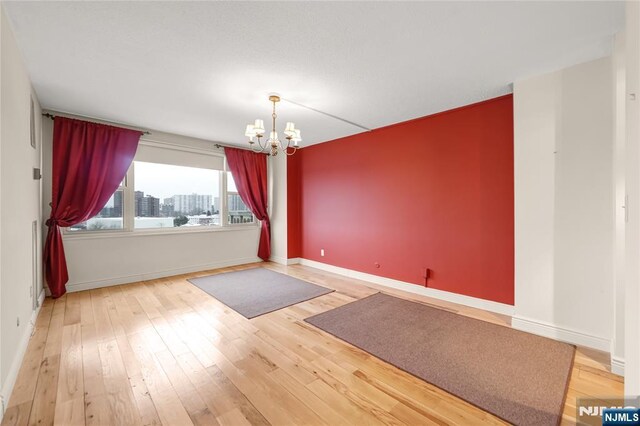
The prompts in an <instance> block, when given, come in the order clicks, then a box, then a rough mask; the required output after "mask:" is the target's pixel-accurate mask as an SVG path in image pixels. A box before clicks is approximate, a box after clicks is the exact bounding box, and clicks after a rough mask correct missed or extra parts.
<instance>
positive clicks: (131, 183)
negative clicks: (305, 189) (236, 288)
mask: <svg viewBox="0 0 640 426" xmlns="http://www.w3.org/2000/svg"><path fill="white" fill-rule="evenodd" d="M140 144H142V145H147V146H157V147H160V148H165V149H175V150H178V151H187V152H192V153H196V154H202V155H208V156H213V157H222V158H223V159H224V169H223V170H220V179H219V180H218V182H219V191H218V193H219V194H220V213H219V214H220V225H211V226H203V227H188V228H183V227H171V228H145V229H135V228H134V220H135V178H134V175H135V161H136V160H135V159H134V161H132V162H131V166H130V167H129V170H127V174H126V175H125V179H124V185H121V186H119V187H118V190H122V191H123V195H122V203H123V211H122V222H123V223H122V228H121V229H96V230H77V231H69V230H68V228H62V236H63V238H64V239H92V238H113V237H127V236H150V235H175V234H192V233H201V232H227V231H238V230H252V229H255V228H258V227H259V226H260V224H261V221H259V220H258V219H257V218H256V217H255V215H254V216H253V217H254V220H253V222H252V223H235V224H230V223H229V218H228V214H227V213H228V211H229V210H228V205H227V204H228V196H227V172H228V171H229V168H228V165H227V159H226V156H225V155H224V154H221V153H220V152H217V151H212V150H208V149H203V148H196V147H188V146H184V145H179V144H174V143H170V142H164V141H156V140H153V139H149V138H141V139H140Z"/></svg>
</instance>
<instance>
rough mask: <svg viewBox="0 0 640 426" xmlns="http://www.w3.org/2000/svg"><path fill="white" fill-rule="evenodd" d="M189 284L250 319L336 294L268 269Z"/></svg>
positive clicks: (197, 279)
mask: <svg viewBox="0 0 640 426" xmlns="http://www.w3.org/2000/svg"><path fill="white" fill-rule="evenodd" d="M189 282H191V284H193V285H195V286H196V287H199V288H200V289H202V290H204V291H205V292H207V293H209V294H210V295H211V296H213V297H215V298H216V299H218V300H219V301H221V302H222V303H224V304H225V305H227V306H228V307H230V308H231V309H233V310H234V311H236V312H238V313H239V314H242V315H244V316H245V317H247V318H254V317H257V316H260V315H263V314H267V313H269V312H273V311H277V310H278V309H282V308H286V307H287V306H291V305H295V304H296V303H300V302H304V301H305V300H309V299H313V298H314V297H318V296H322V295H323V294H327V293H331V292H332V291H333V290H331V289H328V288H326V287H321V286H318V285H315V284H311V283H309V282H307V281H302V280H299V279H297V278H293V277H290V276H289V275H285V274H281V273H279V272H274V271H270V270H269V269H265V268H253V269H245V270H242V271H234V272H226V273H224V274H216V275H209V276H206V277H199V278H191V279H190V280H189Z"/></svg>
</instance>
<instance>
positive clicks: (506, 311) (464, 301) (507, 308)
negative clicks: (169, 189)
mask: <svg viewBox="0 0 640 426" xmlns="http://www.w3.org/2000/svg"><path fill="white" fill-rule="evenodd" d="M289 260H293V259H289ZM299 263H300V264H301V265H304V266H310V267H312V268H317V269H322V270H323V271H327V272H333V273H335V274H339V275H344V276H346V277H349V278H355V279H358V280H362V281H368V282H371V283H374V284H378V285H383V286H386V287H391V288H395V289H398V290H403V291H406V292H409V293H414V294H419V295H422V296H427V297H432V298H434V299H440V300H444V301H447V302H452V303H457V304H459V305H464V306H470V307H472V308H477V309H484V310H485V311H490V312H495V313H498V314H503V315H513V312H514V307H513V306H511V305H506V304H504V303H498V302H493V301H490V300H484V299H478V298H477V297H471V296H464V295H462V294H456V293H451V292H448V291H443V290H437V289H434V288H429V287H422V286H419V285H417V284H411V283H406V282H404V281H398V280H394V279H391V278H385V277H379V276H377V275H372V274H367V273H365V272H359V271H354V270H352V269H346V268H341V267H339V266H333V265H329V264H326V263H322V262H316V261H315V260H309V259H304V258H301V259H299Z"/></svg>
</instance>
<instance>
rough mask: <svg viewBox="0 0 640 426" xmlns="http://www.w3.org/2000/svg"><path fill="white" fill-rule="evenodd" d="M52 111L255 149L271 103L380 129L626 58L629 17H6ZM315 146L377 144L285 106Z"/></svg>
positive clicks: (206, 12)
mask: <svg viewBox="0 0 640 426" xmlns="http://www.w3.org/2000/svg"><path fill="white" fill-rule="evenodd" d="M2 4H3V7H4V8H5V9H6V12H7V14H8V16H9V18H10V20H11V22H12V26H13V29H14V32H15V34H16V38H17V39H18V43H19V45H20V48H21V50H22V52H23V54H24V57H25V61H26V64H27V68H28V70H29V74H30V76H31V79H32V81H33V84H34V87H35V89H36V91H37V94H38V97H39V99H40V101H41V103H42V104H43V106H44V107H46V108H49V109H53V110H58V111H65V112H72V113H77V114H82V115H86V116H92V117H98V118H103V119H107V120H112V121H116V122H121V123H128V124H134V125H137V126H141V127H145V128H150V129H156V130H161V131H166V132H172V133H177V134H182V135H188V136H194V137H200V138H204V139H209V140H215V141H221V142H225V143H232V144H244V143H245V138H244V136H243V134H244V127H245V125H246V124H247V123H248V122H250V121H253V120H254V119H255V118H263V119H264V120H265V123H266V122H267V119H268V118H269V115H270V104H269V102H268V100H267V94H268V93H269V92H278V93H280V94H281V96H282V97H284V98H289V99H291V100H294V101H296V102H298V103H302V104H305V105H308V106H310V107H313V108H316V109H319V110H322V111H326V112H328V113H330V114H333V115H337V116H340V117H343V118H345V119H347V120H350V121H353V122H356V123H360V124H362V125H363V126H366V127H369V128H376V127H381V126H385V125H388V124H392V123H397V122H400V121H404V120H408V119H411V118H416V117H421V116H424V115H428V114H432V113H435V112H438V111H443V110H447V109H450V108H453V107H456V106H461V105H465V104H469V103H473V102H476V101H480V100H483V99H488V98H491V97H495V96H499V95H502V94H505V93H509V92H510V91H511V88H510V84H511V83H512V82H513V81H517V80H518V79H521V78H523V77H526V76H530V75H535V74H539V73H543V72H546V71H552V70H556V69H559V68H562V67H565V66H568V65H572V64H576V63H580V62H584V61H587V60H590V59H594V58H598V57H602V56H605V55H606V54H608V53H610V51H611V45H612V35H613V34H614V33H615V32H617V31H618V30H620V29H621V28H622V26H623V22H624V16H623V14H624V5H623V3H620V2H483V1H478V2H411V3H399V2H308V3H302V2H257V3H254V2H7V1H3V2H2ZM278 113H279V117H280V118H279V126H278V127H280V128H279V129H278V130H279V131H282V127H283V126H284V122H285V121H294V122H296V124H297V126H298V127H299V128H301V129H302V134H303V139H304V141H303V146H306V145H309V144H312V143H318V142H323V141H327V140H331V139H335V138H338V137H342V136H346V135H350V134H354V133H359V132H361V131H362V130H361V129H359V128H358V127H354V126H351V125H349V124H346V123H344V122H341V121H338V120H335V119H332V118H329V117H327V116H324V115H321V114H318V113H315V112H312V111H309V110H305V109H302V108H300V107H297V106H294V105H291V104H286V103H284V102H282V103H281V104H280V107H279V111H278Z"/></svg>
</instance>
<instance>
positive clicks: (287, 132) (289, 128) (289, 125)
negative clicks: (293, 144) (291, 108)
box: [284, 121, 296, 137]
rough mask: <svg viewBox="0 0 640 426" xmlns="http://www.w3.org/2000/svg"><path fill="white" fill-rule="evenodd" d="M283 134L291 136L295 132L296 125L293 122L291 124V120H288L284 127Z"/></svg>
mask: <svg viewBox="0 0 640 426" xmlns="http://www.w3.org/2000/svg"><path fill="white" fill-rule="evenodd" d="M284 134H285V135H286V136H291V137H293V136H294V135H295V134H296V126H295V124H293V123H292V122H290V121H289V122H288V123H287V126H286V127H285V129H284Z"/></svg>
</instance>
